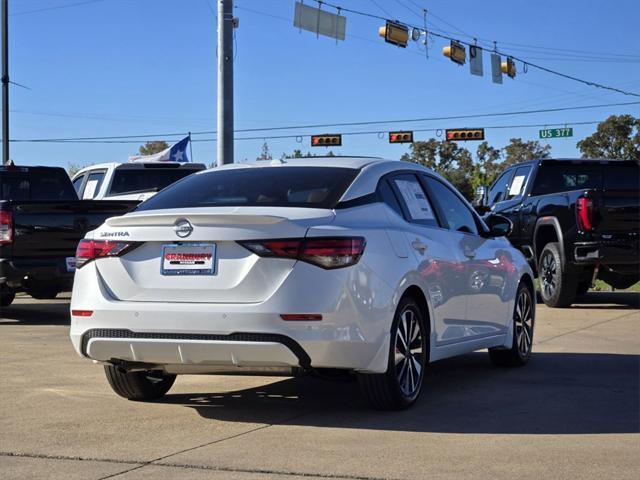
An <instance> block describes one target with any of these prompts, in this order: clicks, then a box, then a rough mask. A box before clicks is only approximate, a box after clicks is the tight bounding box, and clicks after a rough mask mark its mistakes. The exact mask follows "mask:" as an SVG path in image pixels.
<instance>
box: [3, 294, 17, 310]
mask: <svg viewBox="0 0 640 480" xmlns="http://www.w3.org/2000/svg"><path fill="white" fill-rule="evenodd" d="M15 298H16V294H15V292H0V307H8V306H9V305H11V303H13V301H14V300H15Z"/></svg>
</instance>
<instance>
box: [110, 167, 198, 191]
mask: <svg viewBox="0 0 640 480" xmlns="http://www.w3.org/2000/svg"><path fill="white" fill-rule="evenodd" d="M194 171H195V170H191V169H186V168H185V169H181V168H166V169H164V168H140V169H138V168H122V169H116V171H115V172H114V174H113V180H112V182H111V187H110V188H109V193H108V194H107V196H109V195H124V194H127V193H143V192H158V191H160V190H162V189H163V188H165V187H167V186H169V185H171V184H172V183H174V182H177V181H178V180H181V179H182V178H184V177H186V176H187V175H191V174H192V173H194Z"/></svg>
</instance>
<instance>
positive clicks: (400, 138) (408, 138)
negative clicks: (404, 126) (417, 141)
mask: <svg viewBox="0 0 640 480" xmlns="http://www.w3.org/2000/svg"><path fill="white" fill-rule="evenodd" d="M389 143H413V132H409V131H402V132H389Z"/></svg>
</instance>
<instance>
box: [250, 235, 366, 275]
mask: <svg viewBox="0 0 640 480" xmlns="http://www.w3.org/2000/svg"><path fill="white" fill-rule="evenodd" d="M238 243H239V244H240V245H242V246H243V247H245V248H246V249H248V250H250V251H251V252H253V253H255V254H256V255H259V256H260V257H276V258H292V259H296V260H302V261H303V262H307V263H311V264H313V265H317V266H318V267H322V268H326V269H331V268H342V267H349V266H351V265H355V264H356V263H358V260H360V257H361V256H362V254H363V252H364V247H365V245H366V242H365V240H364V238H362V237H317V238H292V239H283V240H249V241H244V242H238Z"/></svg>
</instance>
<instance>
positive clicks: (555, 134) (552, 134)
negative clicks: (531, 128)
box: [540, 128, 573, 138]
mask: <svg viewBox="0 0 640 480" xmlns="http://www.w3.org/2000/svg"><path fill="white" fill-rule="evenodd" d="M563 137H573V128H545V129H544V130H540V138H563Z"/></svg>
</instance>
